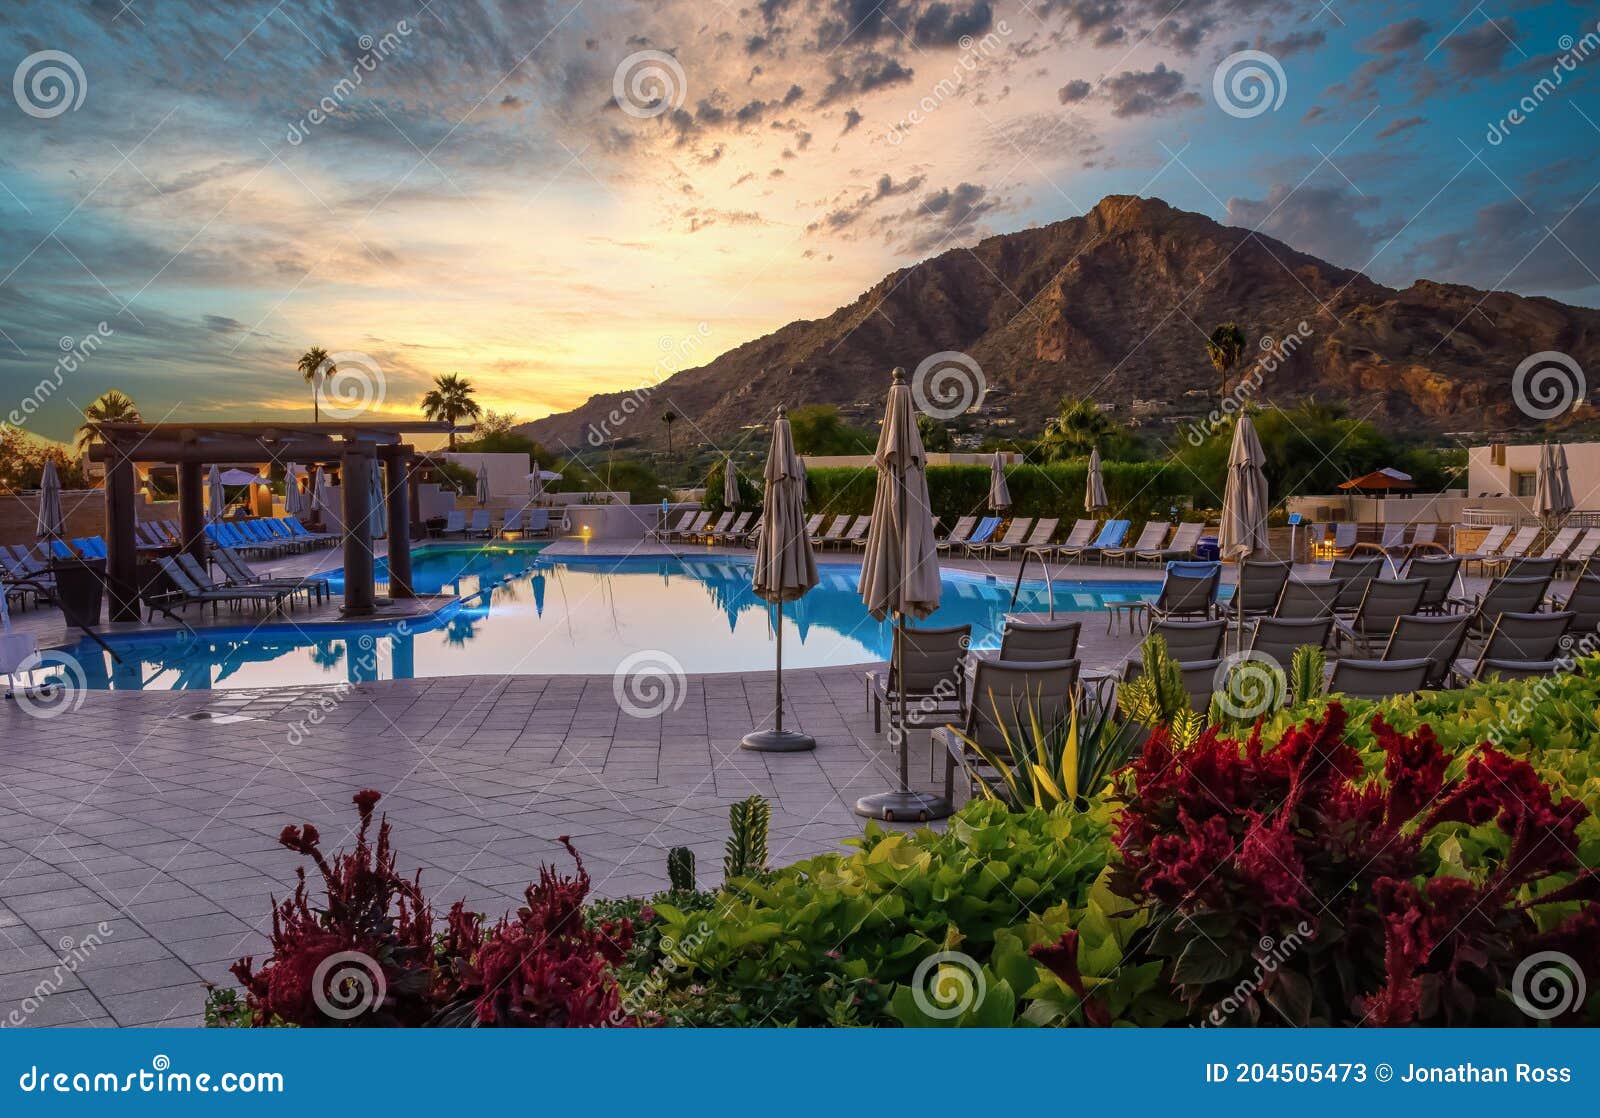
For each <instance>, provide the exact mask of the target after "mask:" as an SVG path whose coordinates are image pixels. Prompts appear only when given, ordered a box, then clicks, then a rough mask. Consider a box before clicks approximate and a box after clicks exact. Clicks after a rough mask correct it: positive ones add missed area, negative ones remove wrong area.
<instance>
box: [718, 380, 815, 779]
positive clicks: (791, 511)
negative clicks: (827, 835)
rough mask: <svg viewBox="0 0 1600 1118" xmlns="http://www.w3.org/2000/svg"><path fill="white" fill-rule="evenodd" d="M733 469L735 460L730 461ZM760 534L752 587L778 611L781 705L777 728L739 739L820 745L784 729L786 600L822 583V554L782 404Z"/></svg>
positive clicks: (750, 743)
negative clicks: (815, 549)
mask: <svg viewBox="0 0 1600 1118" xmlns="http://www.w3.org/2000/svg"><path fill="white" fill-rule="evenodd" d="M729 469H730V471H731V470H732V463H729ZM762 480H763V482H764V488H763V496H762V503H761V508H762V519H761V534H760V536H758V537H757V542H756V562H755V569H754V571H753V572H752V574H751V586H752V588H753V589H754V590H755V594H756V597H758V598H760V599H762V600H763V601H765V602H766V603H767V604H768V605H769V606H770V607H771V608H772V610H773V614H774V616H773V621H772V627H773V631H774V633H775V634H776V644H777V668H776V676H777V684H776V706H775V714H774V717H773V728H772V729H770V730H756V731H754V732H753V733H749V734H746V735H745V736H744V740H743V741H741V742H740V743H739V744H740V745H742V746H743V747H744V748H746V749H753V750H756V751H757V752H762V753H794V752H797V751H799V750H803V749H815V748H816V746H817V742H816V739H815V738H813V737H811V736H810V735H808V734H801V733H797V732H796V731H794V730H785V729H784V728H783V603H784V602H793V601H796V600H798V599H799V598H801V597H803V596H804V595H805V594H806V593H807V592H808V591H810V590H811V588H812V587H814V586H816V584H817V558H816V556H815V555H814V554H812V551H811V537H810V534H809V533H808V532H807V531H806V508H805V504H806V492H805V484H806V483H805V475H804V474H803V473H802V471H801V467H800V458H799V456H798V455H796V454H795V452H794V432H793V431H792V430H791V429H790V426H789V415H788V411H787V410H786V409H784V408H782V407H779V408H778V418H777V420H776V421H775V422H774V423H773V424H772V447H771V449H769V450H768V452H767V467H766V470H765V471H764V472H763V474H762Z"/></svg>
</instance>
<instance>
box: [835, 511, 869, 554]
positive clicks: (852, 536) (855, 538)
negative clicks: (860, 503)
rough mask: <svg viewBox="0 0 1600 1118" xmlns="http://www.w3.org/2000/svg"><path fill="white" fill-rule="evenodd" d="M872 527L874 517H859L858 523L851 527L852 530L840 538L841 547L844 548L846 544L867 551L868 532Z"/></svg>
mask: <svg viewBox="0 0 1600 1118" xmlns="http://www.w3.org/2000/svg"><path fill="white" fill-rule="evenodd" d="M871 527H872V517H870V516H858V517H857V518H856V522H855V523H854V524H852V525H850V530H849V531H848V532H846V533H845V534H844V535H843V536H841V537H840V538H839V546H840V547H843V546H844V545H845V544H849V545H850V546H851V547H859V548H861V549H863V550H865V549H866V546H867V530H868V529H869V528H871Z"/></svg>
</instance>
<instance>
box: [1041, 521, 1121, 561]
mask: <svg viewBox="0 0 1600 1118" xmlns="http://www.w3.org/2000/svg"><path fill="white" fill-rule="evenodd" d="M1132 523H1133V522H1132V521H1129V520H1108V521H1106V522H1105V524H1104V525H1102V526H1101V528H1100V534H1099V535H1098V536H1096V537H1095V538H1094V542H1093V543H1088V544H1084V545H1081V546H1079V547H1072V546H1069V545H1067V544H1063V545H1061V546H1060V547H1058V548H1056V555H1057V557H1058V558H1061V559H1086V558H1088V557H1089V556H1090V555H1099V554H1100V553H1101V551H1103V550H1104V549H1106V548H1108V547H1121V546H1122V541H1123V540H1124V539H1125V538H1127V535H1128V528H1129V527H1130V526H1131V525H1132Z"/></svg>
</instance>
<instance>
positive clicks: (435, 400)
mask: <svg viewBox="0 0 1600 1118" xmlns="http://www.w3.org/2000/svg"><path fill="white" fill-rule="evenodd" d="M422 414H423V415H425V416H427V417H428V418H429V419H431V420H433V421H434V422H435V423H448V424H450V425H451V426H452V427H453V426H455V424H457V423H458V422H460V421H461V420H463V419H471V420H477V418H478V417H479V416H481V415H482V414H483V409H482V408H481V407H479V406H478V401H476V400H474V399H473V398H472V382H471V381H469V380H467V379H466V378H465V377H463V376H461V374H459V373H446V374H445V375H443V376H438V377H434V378H433V389H432V391H430V392H429V393H428V394H427V395H426V396H424V397H423V398H422ZM455 448H456V433H455V432H454V431H451V432H450V449H451V450H454V449H455Z"/></svg>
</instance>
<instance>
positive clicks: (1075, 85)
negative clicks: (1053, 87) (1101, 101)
mask: <svg viewBox="0 0 1600 1118" xmlns="http://www.w3.org/2000/svg"><path fill="white" fill-rule="evenodd" d="M1093 90H1094V86H1092V85H1090V84H1089V83H1088V82H1086V81H1084V80H1083V79H1082V78H1073V79H1072V80H1071V81H1070V82H1068V83H1067V84H1066V85H1064V86H1062V87H1061V88H1060V89H1059V90H1057V91H1056V97H1057V98H1058V99H1059V100H1060V102H1061V103H1062V104H1063V105H1074V104H1076V103H1078V102H1079V101H1082V100H1083V99H1084V98H1086V97H1088V96H1089V94H1090V93H1091V92H1092V91H1093Z"/></svg>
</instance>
